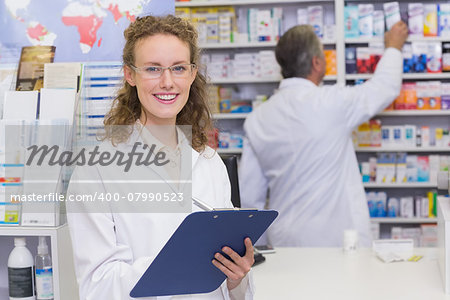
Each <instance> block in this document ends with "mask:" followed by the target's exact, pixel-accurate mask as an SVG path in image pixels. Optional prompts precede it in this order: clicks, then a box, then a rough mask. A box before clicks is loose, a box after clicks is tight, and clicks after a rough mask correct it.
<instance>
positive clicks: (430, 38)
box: [344, 36, 450, 44]
mask: <svg viewBox="0 0 450 300" xmlns="http://www.w3.org/2000/svg"><path fill="white" fill-rule="evenodd" d="M344 41H345V43H346V44H368V43H372V42H384V39H383V38H381V37H380V38H373V37H371V38H347V39H345V40H344ZM407 41H408V42H450V37H449V36H410V37H408V40H407Z"/></svg>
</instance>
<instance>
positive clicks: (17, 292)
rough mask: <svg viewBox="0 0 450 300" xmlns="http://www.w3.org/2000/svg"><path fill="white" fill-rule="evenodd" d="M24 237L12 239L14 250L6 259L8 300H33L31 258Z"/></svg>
mask: <svg viewBox="0 0 450 300" xmlns="http://www.w3.org/2000/svg"><path fill="white" fill-rule="evenodd" d="M26 244H27V243H26V240H25V238H24V237H20V238H14V246H15V248H14V249H13V250H12V251H11V253H10V254H9V258H8V286H9V299H10V300H35V297H34V284H33V265H34V263H33V256H32V255H31V253H30V251H29V250H28V249H27V247H26Z"/></svg>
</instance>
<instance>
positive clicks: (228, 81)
mask: <svg viewBox="0 0 450 300" xmlns="http://www.w3.org/2000/svg"><path fill="white" fill-rule="evenodd" d="M281 80H282V78H281V77H273V78H258V77H253V78H244V77H243V78H212V79H211V80H210V83H212V84H245V83H276V82H280V81H281ZM323 80H324V81H336V80H337V76H335V75H328V76H325V78H324V79H323Z"/></svg>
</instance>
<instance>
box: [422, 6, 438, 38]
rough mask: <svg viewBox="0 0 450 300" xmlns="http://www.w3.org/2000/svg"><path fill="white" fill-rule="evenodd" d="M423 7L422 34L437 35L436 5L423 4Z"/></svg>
mask: <svg viewBox="0 0 450 300" xmlns="http://www.w3.org/2000/svg"><path fill="white" fill-rule="evenodd" d="M423 8H424V22H423V35H424V36H437V34H438V5H437V4H425V5H424V6H423Z"/></svg>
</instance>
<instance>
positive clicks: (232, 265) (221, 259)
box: [212, 238, 255, 290]
mask: <svg viewBox="0 0 450 300" xmlns="http://www.w3.org/2000/svg"><path fill="white" fill-rule="evenodd" d="M244 243H245V248H246V250H245V255H244V256H242V257H241V256H240V255H239V254H238V253H236V252H235V251H234V250H233V249H231V248H230V247H223V248H222V251H223V252H224V253H225V254H226V255H228V256H229V257H230V258H231V259H232V260H229V259H227V258H225V256H223V255H222V254H220V253H216V254H215V255H214V258H215V259H213V260H212V263H213V264H214V265H215V266H216V267H217V268H218V269H219V270H220V271H222V272H223V273H224V274H225V275H226V276H227V277H228V278H227V287H228V290H232V289H234V288H235V287H237V286H238V285H239V284H240V283H241V281H242V279H243V278H244V277H245V275H247V273H248V272H250V269H251V267H252V266H253V263H254V262H255V259H254V256H253V244H252V241H251V240H250V238H246V239H245V240H244Z"/></svg>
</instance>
